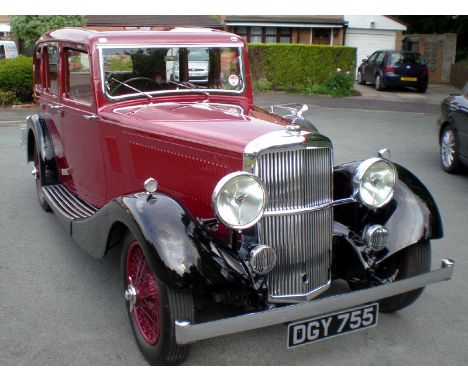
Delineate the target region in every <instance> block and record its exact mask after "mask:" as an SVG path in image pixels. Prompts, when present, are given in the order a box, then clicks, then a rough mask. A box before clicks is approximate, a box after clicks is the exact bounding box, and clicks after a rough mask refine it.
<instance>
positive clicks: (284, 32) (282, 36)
mask: <svg viewBox="0 0 468 382" xmlns="http://www.w3.org/2000/svg"><path fill="white" fill-rule="evenodd" d="M235 33H236V34H238V35H239V36H241V37H242V38H244V39H245V40H246V41H247V42H254V43H262V42H263V43H267V44H275V43H283V44H290V43H291V41H292V38H291V36H292V29H291V28H276V27H236V29H235Z"/></svg>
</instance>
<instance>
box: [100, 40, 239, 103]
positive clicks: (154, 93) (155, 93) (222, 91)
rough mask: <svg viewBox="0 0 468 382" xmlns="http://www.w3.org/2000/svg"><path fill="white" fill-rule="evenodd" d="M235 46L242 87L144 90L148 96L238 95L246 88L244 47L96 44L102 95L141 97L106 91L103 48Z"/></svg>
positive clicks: (123, 98)
mask: <svg viewBox="0 0 468 382" xmlns="http://www.w3.org/2000/svg"><path fill="white" fill-rule="evenodd" d="M138 47H142V48H188V47H192V48H236V49H238V50H239V67H240V77H241V78H242V88H241V89H239V90H226V89H178V90H161V91H152V92H145V94H147V95H149V96H150V97H153V96H158V95H176V94H204V93H216V94H237V95H240V94H242V93H244V91H245V90H246V77H245V64H244V54H245V52H244V49H243V45H242V44H239V43H237V44H219V43H212V44H206V43H203V44H196V43H193V44H170V45H168V44H138V45H137V44H97V45H96V49H97V51H98V52H99V74H100V77H101V78H100V80H101V91H102V94H103V96H104V97H105V98H106V99H109V100H111V101H120V100H126V99H133V98H141V96H142V94H141V93H135V94H125V95H121V96H111V95H110V94H108V92H107V91H106V87H105V81H104V79H105V75H104V74H105V73H104V55H103V50H104V49H116V48H138Z"/></svg>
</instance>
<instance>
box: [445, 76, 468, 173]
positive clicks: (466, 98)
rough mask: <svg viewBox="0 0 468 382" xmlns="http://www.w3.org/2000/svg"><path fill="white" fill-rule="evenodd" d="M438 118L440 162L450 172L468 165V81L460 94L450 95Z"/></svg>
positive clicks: (457, 170)
mask: <svg viewBox="0 0 468 382" xmlns="http://www.w3.org/2000/svg"><path fill="white" fill-rule="evenodd" d="M441 109H442V110H441V116H440V118H439V120H438V125H439V131H438V138H439V145H440V163H441V165H442V168H443V169H444V170H445V171H447V172H449V173H457V172H459V171H460V170H461V169H462V167H466V166H468V83H467V84H466V85H465V87H464V88H463V89H462V91H461V92H460V94H452V95H449V96H448V97H447V98H446V99H445V100H444V101H443V102H442V107H441Z"/></svg>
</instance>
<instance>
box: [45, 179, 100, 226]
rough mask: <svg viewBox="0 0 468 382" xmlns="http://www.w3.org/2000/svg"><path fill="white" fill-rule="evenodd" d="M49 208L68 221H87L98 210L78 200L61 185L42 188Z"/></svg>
mask: <svg viewBox="0 0 468 382" xmlns="http://www.w3.org/2000/svg"><path fill="white" fill-rule="evenodd" d="M42 191H43V192H44V197H45V199H46V200H47V203H49V206H50V207H51V208H52V210H54V212H55V213H56V214H57V213H58V214H60V215H62V216H63V217H64V218H65V219H66V220H68V221H75V220H81V219H87V218H89V217H91V216H93V215H94V214H95V213H96V212H97V211H98V209H97V208H95V207H93V206H90V205H89V204H88V203H86V202H84V201H83V200H81V199H79V198H77V197H76V196H75V195H73V194H72V193H71V192H70V191H68V190H67V189H66V188H65V187H64V186H63V185H61V184H54V185H51V186H44V187H42Z"/></svg>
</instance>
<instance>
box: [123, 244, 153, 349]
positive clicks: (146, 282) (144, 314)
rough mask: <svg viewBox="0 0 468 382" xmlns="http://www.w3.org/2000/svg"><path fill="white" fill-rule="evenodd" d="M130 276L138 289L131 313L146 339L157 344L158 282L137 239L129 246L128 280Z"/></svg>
mask: <svg viewBox="0 0 468 382" xmlns="http://www.w3.org/2000/svg"><path fill="white" fill-rule="evenodd" d="M129 277H130V278H131V280H132V281H131V282H132V284H133V286H134V287H135V289H136V291H137V297H136V303H135V305H134V306H133V309H132V311H131V315H132V317H133V320H134V321H135V323H136V325H137V327H138V330H139V331H140V334H141V335H142V337H143V338H144V339H145V341H146V342H147V343H148V344H150V345H155V344H156V343H157V342H158V340H159V335H160V320H159V317H160V314H159V312H160V299H159V289H158V283H157V281H156V276H155V274H154V273H153V272H152V271H151V268H150V265H149V263H148V261H147V260H146V257H145V255H144V254H143V250H142V249H141V247H140V245H139V244H138V242H137V241H136V240H135V241H133V242H132V243H131V244H130V246H129V248H128V256H127V280H129ZM128 282H129V283H130V281H128Z"/></svg>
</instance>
